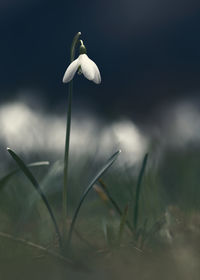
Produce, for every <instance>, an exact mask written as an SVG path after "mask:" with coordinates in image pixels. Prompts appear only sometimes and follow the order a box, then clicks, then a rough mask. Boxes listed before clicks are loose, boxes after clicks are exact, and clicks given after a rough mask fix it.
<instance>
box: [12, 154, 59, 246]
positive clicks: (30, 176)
mask: <svg viewBox="0 0 200 280" xmlns="http://www.w3.org/2000/svg"><path fill="white" fill-rule="evenodd" d="M7 151H8V152H9V154H10V155H11V156H12V158H13V159H14V160H15V161H16V163H17V164H18V166H19V168H20V169H21V170H22V171H23V173H24V174H25V175H26V177H27V178H28V179H29V181H30V182H31V183H32V185H33V187H34V188H35V189H36V191H37V192H38V193H39V195H40V197H41V199H42V200H43V202H44V204H45V206H46V208H47V210H48V212H49V214H50V217H51V219H52V221H53V224H54V227H55V231H56V233H57V236H58V240H59V245H60V248H62V240H61V235H60V231H59V228H58V225H57V222H56V219H55V216H54V214H53V211H52V209H51V207H50V205H49V202H48V200H47V198H46V196H45V195H44V193H43V191H42V189H41V187H40V185H39V183H38V182H37V180H36V179H35V177H34V176H33V174H32V173H31V171H30V170H29V169H28V167H27V166H26V165H25V163H24V162H23V161H22V159H21V158H20V157H19V156H18V155H17V154H16V153H15V152H14V151H12V150H11V149H9V148H7Z"/></svg>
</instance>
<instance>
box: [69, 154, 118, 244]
mask: <svg viewBox="0 0 200 280" xmlns="http://www.w3.org/2000/svg"><path fill="white" fill-rule="evenodd" d="M120 152H121V151H120V150H119V151H117V152H116V153H114V154H113V155H112V156H111V157H110V158H109V160H108V161H107V163H106V164H105V165H104V166H103V167H102V168H101V170H100V171H99V172H98V173H97V175H96V176H95V177H94V178H93V179H92V181H91V182H90V184H89V185H88V187H87V188H86V189H85V191H84V193H83V195H82V197H81V199H80V201H79V204H78V206H77V208H76V210H75V213H74V216H73V219H72V223H71V226H70V230H69V236H68V246H69V245H70V242H71V238H72V233H73V229H74V226H75V222H76V219H77V216H78V213H79V210H80V208H81V205H82V203H83V201H84V200H85V198H86V196H87V195H88V193H89V192H90V190H91V189H92V187H93V185H94V184H95V183H96V182H97V181H98V179H99V178H100V177H101V176H102V175H103V174H104V173H105V172H106V171H107V170H108V168H109V167H110V166H111V165H112V164H113V163H114V161H115V160H116V159H117V157H118V155H119V154H120Z"/></svg>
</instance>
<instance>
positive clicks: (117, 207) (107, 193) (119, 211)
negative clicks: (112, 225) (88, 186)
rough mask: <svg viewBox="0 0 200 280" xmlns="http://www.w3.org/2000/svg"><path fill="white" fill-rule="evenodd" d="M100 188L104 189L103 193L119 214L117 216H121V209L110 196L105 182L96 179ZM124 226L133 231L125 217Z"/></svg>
mask: <svg viewBox="0 0 200 280" xmlns="http://www.w3.org/2000/svg"><path fill="white" fill-rule="evenodd" d="M98 182H99V184H100V186H101V188H102V189H103V190H104V192H105V194H106V195H107V197H108V199H109V200H110V202H111V204H112V205H113V207H114V208H115V210H116V212H117V213H118V214H119V216H120V217H121V216H122V214H123V213H122V210H121V209H120V207H119V205H118V204H117V202H116V201H115V200H114V199H113V198H112V196H111V194H110V193H109V191H108V188H107V187H106V185H105V183H104V182H103V181H102V179H99V180H98ZM126 226H127V227H128V228H129V230H130V231H131V232H132V233H134V230H133V227H132V226H131V224H130V223H129V221H128V220H127V219H126Z"/></svg>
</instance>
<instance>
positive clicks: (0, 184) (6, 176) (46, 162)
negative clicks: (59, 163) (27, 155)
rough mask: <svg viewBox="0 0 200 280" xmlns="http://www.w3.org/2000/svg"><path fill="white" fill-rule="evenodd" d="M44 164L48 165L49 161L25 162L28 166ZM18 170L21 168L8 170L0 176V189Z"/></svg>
mask: <svg viewBox="0 0 200 280" xmlns="http://www.w3.org/2000/svg"><path fill="white" fill-rule="evenodd" d="M45 165H49V161H38V162H33V163H29V164H27V166H28V167H38V166H45ZM20 170H21V169H20V168H16V169H14V170H12V171H11V172H9V173H8V174H6V175H5V176H3V177H2V178H0V191H1V190H2V189H3V187H4V186H5V184H6V183H7V182H8V180H9V179H10V178H11V177H12V176H13V175H14V174H16V173H17V172H19V171H20Z"/></svg>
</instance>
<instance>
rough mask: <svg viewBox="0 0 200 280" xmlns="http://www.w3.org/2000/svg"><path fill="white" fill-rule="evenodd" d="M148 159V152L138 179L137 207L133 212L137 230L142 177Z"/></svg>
mask: <svg viewBox="0 0 200 280" xmlns="http://www.w3.org/2000/svg"><path fill="white" fill-rule="evenodd" d="M147 159H148V154H146V155H145V156H144V159H143V162H142V167H141V170H140V173H139V177H138V181H137V186H136V194H135V207H134V212H133V216H134V218H133V224H134V228H135V230H137V224H138V216H139V200H140V192H141V183H142V178H143V175H144V171H145V167H146V164H147Z"/></svg>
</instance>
